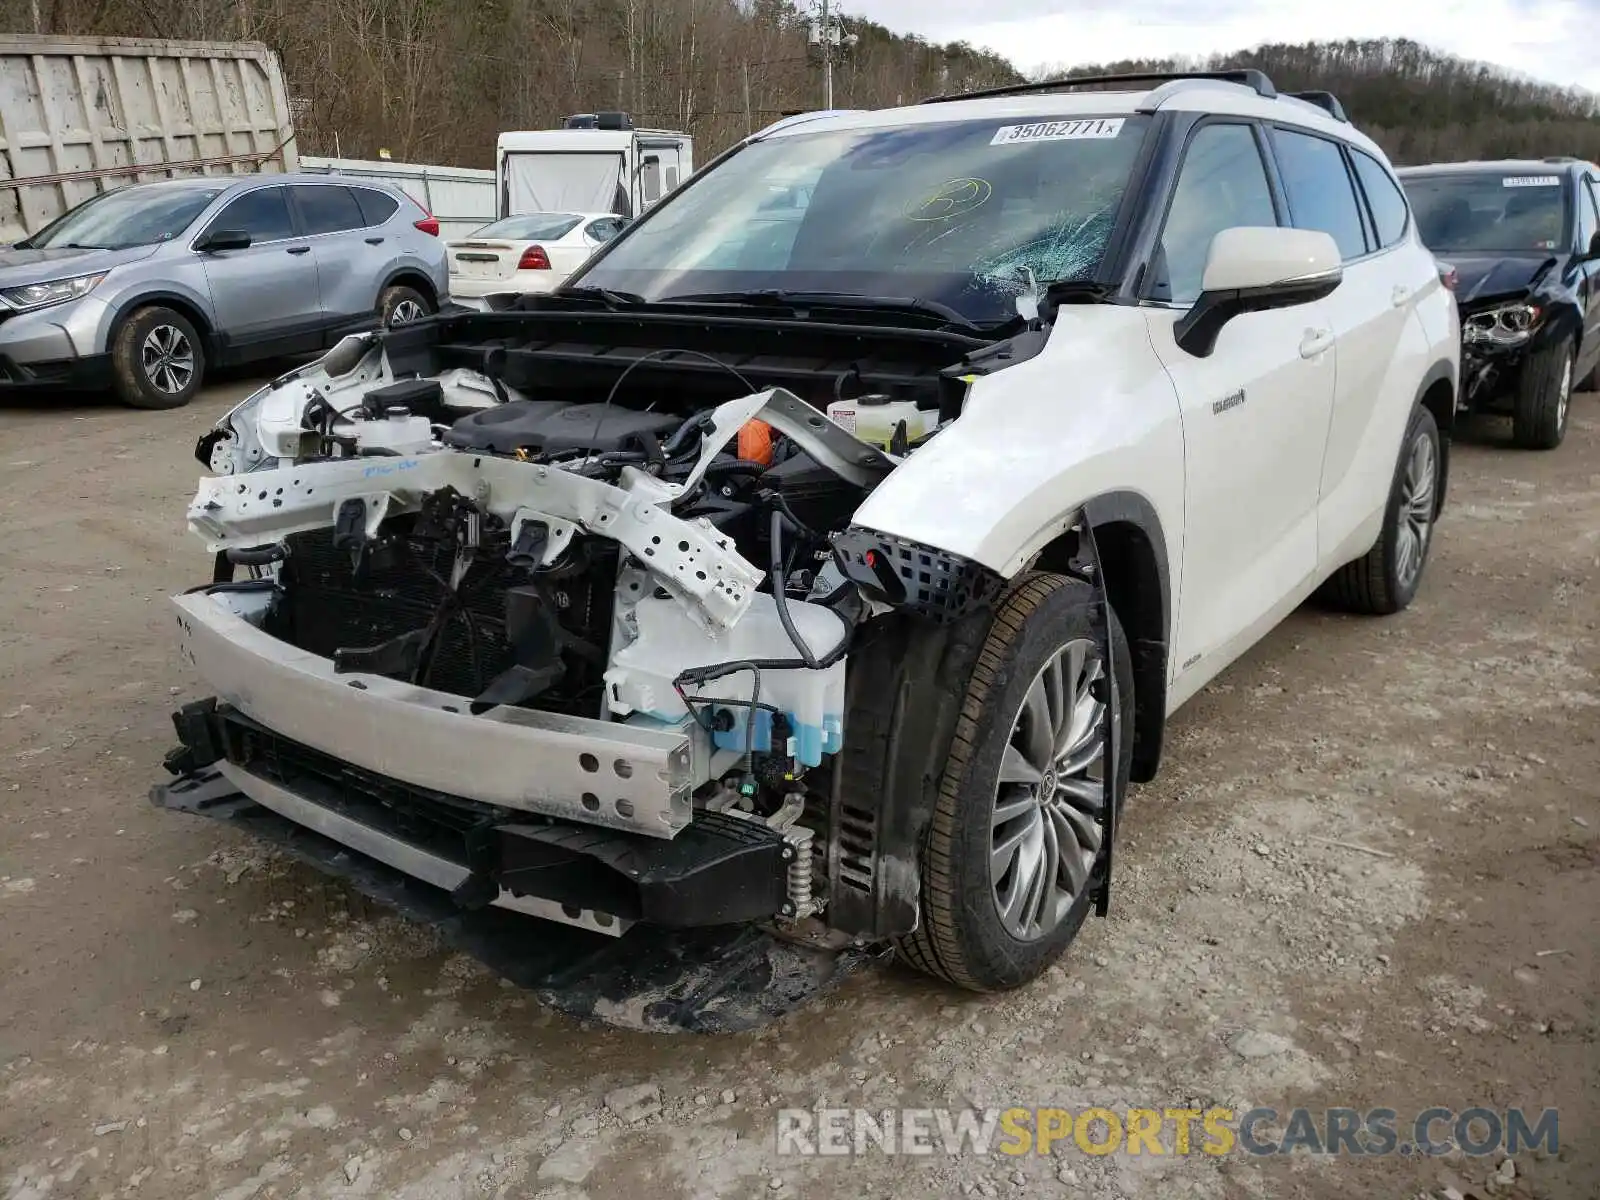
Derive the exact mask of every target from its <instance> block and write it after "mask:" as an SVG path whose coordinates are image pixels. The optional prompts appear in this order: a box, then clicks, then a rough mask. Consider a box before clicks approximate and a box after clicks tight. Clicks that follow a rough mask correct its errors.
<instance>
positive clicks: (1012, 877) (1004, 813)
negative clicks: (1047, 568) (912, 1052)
mask: <svg viewBox="0 0 1600 1200" xmlns="http://www.w3.org/2000/svg"><path fill="white" fill-rule="evenodd" d="M1094 599H1095V593H1094V590H1093V589H1092V588H1090V587H1089V586H1088V585H1087V584H1085V583H1082V582H1080V581H1078V580H1075V579H1071V578H1068V577H1067V576H1064V575H1048V574H1040V575H1033V576H1029V577H1027V578H1025V579H1024V580H1022V581H1021V582H1019V583H1017V584H1015V585H1013V587H1012V588H1011V589H1010V591H1009V592H1008V593H1007V594H1006V596H1005V598H1004V599H1003V600H1002V602H1001V604H1000V606H999V609H998V611H997V612H996V614H995V618H994V622H993V624H992V625H991V626H990V628H989V633H988V636H987V638H986V639H985V642H984V645H983V649H982V650H981V652H980V653H979V655H978V660H977V663H976V665H975V666H974V667H973V669H972V673H971V675H970V677H969V679H968V681H967V686H966V694H965V696H964V698H963V704H962V709H961V714H960V716H959V718H958V719H957V722H956V729H955V735H954V737H953V738H952V739H951V741H950V744H949V754H948V758H947V761H946V763H945V766H944V770H943V773H942V776H940V777H939V792H938V797H937V800H936V801H935V806H934V812H933V820H932V823H931V825H930V827H929V830H928V835H927V840H926V842H925V845H924V847H923V854H922V861H921V867H920V870H921V919H920V922H919V924H918V927H917V929H916V931H915V932H914V933H913V934H911V935H910V936H909V937H907V938H904V939H902V940H901V942H900V944H899V947H898V948H899V951H900V954H901V956H902V957H903V958H904V959H905V960H906V961H907V962H909V963H910V964H911V965H912V966H914V967H917V968H918V969H919V970H922V971H925V972H927V973H929V974H932V975H937V976H939V977H941V978H943V979H946V980H948V981H950V982H951V983H954V984H957V985H958V986H960V987H964V988H967V989H970V990H972V991H978V992H993V991H1001V990H1005V989H1009V988H1015V987H1019V986H1021V985H1022V984H1025V983H1028V982H1030V981H1031V980H1033V979H1036V978H1038V977H1039V976H1040V975H1041V974H1043V973H1044V972H1045V971H1046V970H1047V969H1049V967H1050V966H1051V965H1052V964H1053V963H1055V962H1056V960H1058V959H1059V958H1060V957H1061V956H1062V954H1063V953H1065V951H1066V949H1067V946H1068V945H1069V944H1070V943H1071V942H1072V940H1073V938H1075V937H1076V936H1077V932H1078V929H1079V927H1080V926H1081V925H1082V924H1083V920H1084V917H1085V916H1086V915H1087V914H1088V910H1089V905H1090V904H1091V903H1092V892H1093V889H1094V887H1095V885H1096V883H1097V882H1098V879H1099V872H1100V869H1101V867H1102V865H1103V863H1104V861H1105V856H1106V852H1107V850H1108V849H1109V846H1108V844H1107V842H1106V840H1105V834H1104V831H1105V826H1104V824H1103V820H1104V816H1105V808H1104V805H1105V794H1104V783H1103V781H1104V780H1105V778H1106V772H1107V771H1108V770H1112V771H1113V774H1112V781H1113V782H1112V796H1113V798H1114V799H1113V803H1116V804H1120V802H1121V797H1122V795H1123V793H1124V792H1125V790H1126V788H1127V784H1128V774H1129V768H1130V766H1131V763H1132V751H1133V746H1132V736H1131V735H1132V730H1133V672H1132V665H1131V663H1130V661H1129V658H1128V647H1127V642H1126V639H1125V638H1124V637H1123V634H1122V628H1121V626H1120V625H1119V624H1118V623H1117V620H1116V617H1115V615H1114V614H1113V615H1111V616H1110V622H1109V625H1110V636H1111V639H1112V642H1113V644H1114V646H1115V653H1114V654H1113V655H1111V658H1112V659H1113V660H1114V662H1115V664H1116V669H1115V678H1112V676H1111V673H1109V672H1108V671H1107V647H1106V645H1105V644H1104V641H1103V640H1102V639H1101V638H1100V637H1099V636H1098V635H1097V634H1096V632H1095V630H1094V622H1093V620H1092V606H1093V604H1094ZM1108 705H1109V706H1110V708H1111V710H1112V713H1113V714H1114V720H1116V722H1117V738H1116V741H1117V743H1118V746H1119V753H1118V756H1117V762H1116V763H1115V765H1114V768H1113V766H1112V765H1111V764H1108V762H1107V757H1108V756H1107V746H1106V739H1105V732H1104V722H1103V720H1102V718H1103V717H1104V715H1105V714H1106V710H1107V707H1108Z"/></svg>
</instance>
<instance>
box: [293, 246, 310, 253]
mask: <svg viewBox="0 0 1600 1200" xmlns="http://www.w3.org/2000/svg"><path fill="white" fill-rule="evenodd" d="M289 253H290V254H310V253H311V247H310V246H290V247H289Z"/></svg>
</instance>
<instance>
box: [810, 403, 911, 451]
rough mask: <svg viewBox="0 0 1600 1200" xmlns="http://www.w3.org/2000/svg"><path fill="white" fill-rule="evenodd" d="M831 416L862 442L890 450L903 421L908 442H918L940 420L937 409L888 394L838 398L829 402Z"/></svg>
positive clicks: (836, 422)
mask: <svg viewBox="0 0 1600 1200" xmlns="http://www.w3.org/2000/svg"><path fill="white" fill-rule="evenodd" d="M828 416H829V417H830V418H831V419H832V420H833V421H834V423H835V424H838V425H842V426H844V427H845V428H846V429H848V430H849V431H850V432H851V433H853V434H855V435H856V436H857V437H858V438H860V439H861V440H862V441H863V442H867V443H870V444H871V445H874V446H877V447H878V448H879V449H880V450H887V449H888V448H889V446H890V444H891V443H892V442H893V441H894V436H895V431H896V430H897V429H898V428H899V427H900V425H901V423H902V422H903V423H904V424H905V427H906V441H907V442H919V441H921V440H922V439H923V438H925V437H927V436H928V435H929V434H930V433H932V432H933V431H934V428H935V426H937V425H938V423H939V413H938V412H937V410H933V409H929V410H926V411H925V410H923V409H920V408H918V407H917V405H916V401H914V400H891V399H890V398H889V397H888V396H860V397H858V398H856V399H854V400H835V401H834V402H833V403H832V404H830V405H828Z"/></svg>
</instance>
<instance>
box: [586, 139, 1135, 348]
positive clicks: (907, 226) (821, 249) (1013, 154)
mask: <svg viewBox="0 0 1600 1200" xmlns="http://www.w3.org/2000/svg"><path fill="white" fill-rule="evenodd" d="M1147 127H1148V118H1145V117H1087V118H1083V117H1074V118H1028V119H1020V118H1018V119H1012V120H1009V121H1008V120H1005V119H990V120H986V121H960V122H947V123H940V124H928V125H920V126H911V127H909V128H907V127H905V126H901V127H899V128H895V129H858V130H845V131H839V132H832V133H819V134H805V133H794V134H789V135H787V136H783V135H780V136H778V137H774V138H771V139H769V140H767V141H763V142H757V143H756V144H754V145H751V146H748V147H746V148H745V149H743V150H741V151H740V152H739V153H738V154H736V155H735V156H734V157H733V158H731V159H729V160H728V161H727V162H726V163H724V164H723V165H722V166H720V167H718V168H717V170H715V171H713V172H709V173H708V174H706V175H704V176H701V177H700V178H698V179H697V180H695V181H694V182H693V183H692V184H691V185H690V186H688V187H686V188H685V189H684V190H683V191H682V192H681V193H679V194H678V195H677V196H675V197H673V198H672V199H671V200H670V201H668V202H667V203H666V204H664V205H663V206H662V207H661V209H659V210H658V211H657V212H656V213H655V214H653V215H652V216H651V217H650V219H649V220H647V221H646V222H645V223H644V224H643V225H641V226H640V227H639V228H638V229H637V230H636V231H635V232H634V234H633V236H632V237H630V238H628V239H627V240H626V241H623V242H621V243H619V244H618V245H617V246H616V248H615V250H614V251H613V252H612V253H611V254H609V255H607V256H606V257H605V258H603V259H602V260H600V261H599V262H597V263H596V264H595V265H594V268H593V269H592V270H590V271H589V272H587V273H586V275H585V276H584V277H583V279H582V280H581V282H582V283H583V284H585V285H591V286H599V287H606V288H612V289H614V290H616V291H619V292H633V293H637V294H638V295H640V296H642V297H644V298H645V299H647V300H669V299H675V298H677V299H682V298H687V297H690V296H706V295H716V294H723V293H730V292H754V291H762V290H775V291H779V292H806V293H817V292H835V293H845V294H849V295H853V296H868V297H885V298H888V297H909V296H915V297H918V298H921V299H923V300H929V301H935V302H937V303H939V304H942V305H944V306H946V307H948V308H950V309H953V310H954V311H955V312H957V313H959V314H960V315H961V316H962V317H964V318H965V319H967V320H969V321H972V322H974V323H978V324H983V323H992V322H1003V321H1007V320H1010V319H1012V318H1014V317H1015V316H1016V313H1017V309H1016V297H1017V296H1018V295H1019V294H1020V293H1021V292H1022V291H1023V290H1025V288H1026V287H1027V281H1028V278H1029V275H1030V273H1031V275H1032V277H1033V279H1035V280H1037V282H1038V283H1039V284H1040V285H1041V286H1042V285H1044V284H1048V283H1053V282H1057V281H1062V280H1078V279H1087V278H1089V277H1090V276H1092V275H1093V273H1094V271H1095V269H1096V268H1097V267H1098V266H1099V263H1100V259H1101V257H1102V255H1103V254H1104V252H1105V246H1106V242H1107V240H1108V238H1109V237H1110V233H1111V228H1112V225H1113V223H1114V221H1115V218H1116V213H1117V208H1118V205H1119V204H1120V203H1121V201H1122V197H1123V193H1124V192H1125V191H1126V188H1127V182H1128V177H1129V174H1130V172H1131V170H1132V167H1133V162H1134V159H1135V157H1136V156H1137V154H1138V150H1139V146H1140V143H1141V142H1142V141H1143V139H1144V136H1145V132H1146V129H1147Z"/></svg>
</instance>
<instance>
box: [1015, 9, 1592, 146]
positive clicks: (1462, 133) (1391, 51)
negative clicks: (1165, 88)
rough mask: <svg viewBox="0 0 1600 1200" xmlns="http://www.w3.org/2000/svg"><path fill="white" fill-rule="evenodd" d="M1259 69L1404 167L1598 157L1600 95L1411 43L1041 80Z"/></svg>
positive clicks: (1321, 47) (1144, 65)
mask: <svg viewBox="0 0 1600 1200" xmlns="http://www.w3.org/2000/svg"><path fill="white" fill-rule="evenodd" d="M1231 67H1254V68H1256V69H1258V70H1261V71H1264V72H1265V73H1266V74H1267V75H1268V76H1269V77H1270V78H1271V79H1272V81H1273V83H1275V84H1276V85H1277V86H1278V88H1279V89H1280V90H1282V91H1285V92H1292V91H1311V90H1319V91H1328V92H1332V93H1333V94H1334V95H1335V96H1337V97H1338V98H1339V101H1340V103H1341V104H1343V105H1344V108H1345V111H1346V112H1347V113H1348V114H1349V116H1350V119H1351V120H1352V121H1354V122H1355V123H1356V124H1357V125H1359V126H1360V127H1361V129H1362V130H1363V132H1365V133H1367V134H1368V135H1369V136H1371V137H1372V138H1373V140H1375V141H1376V142H1378V144H1379V145H1381V146H1382V147H1383V148H1384V151H1385V152H1386V153H1387V154H1388V155H1389V156H1390V157H1391V158H1392V159H1393V160H1394V161H1395V162H1396V163H1397V164H1399V165H1415V164H1420V163H1429V162H1459V161H1463V160H1468V159H1495V158H1544V157H1546V156H1550V155H1572V156H1574V157H1576V158H1584V159H1588V160H1589V161H1591V162H1600V97H1596V95H1595V94H1594V93H1592V92H1586V91H1584V90H1582V89H1581V88H1561V87H1556V86H1553V85H1551V84H1546V83H1539V82H1537V81H1535V80H1530V79H1523V78H1519V77H1517V76H1514V75H1512V74H1510V73H1509V72H1507V71H1504V70H1502V69H1500V68H1499V67H1494V66H1490V65H1489V64H1487V63H1481V62H1470V61H1467V60H1465V59H1461V58H1457V57H1455V56H1453V55H1449V54H1443V53H1440V52H1439V51H1437V50H1431V49H1429V48H1428V47H1426V46H1422V45H1419V44H1418V43H1416V42H1413V41H1408V40H1404V39H1377V40H1370V41H1344V42H1309V43H1305V44H1300V45H1283V44H1275V45H1267V46H1261V47H1258V48H1256V49H1254V50H1245V51H1240V52H1237V53H1233V54H1219V55H1213V56H1211V57H1209V58H1188V59H1182V58H1174V59H1127V60H1124V61H1121V62H1115V63H1105V64H1101V65H1097V66H1077V67H1072V68H1070V69H1058V70H1054V71H1045V72H1042V73H1041V74H1040V78H1059V77H1072V76H1081V75H1091V74H1107V73H1113V72H1126V71H1196V70H1200V71H1217V70H1224V69H1227V68H1231Z"/></svg>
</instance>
